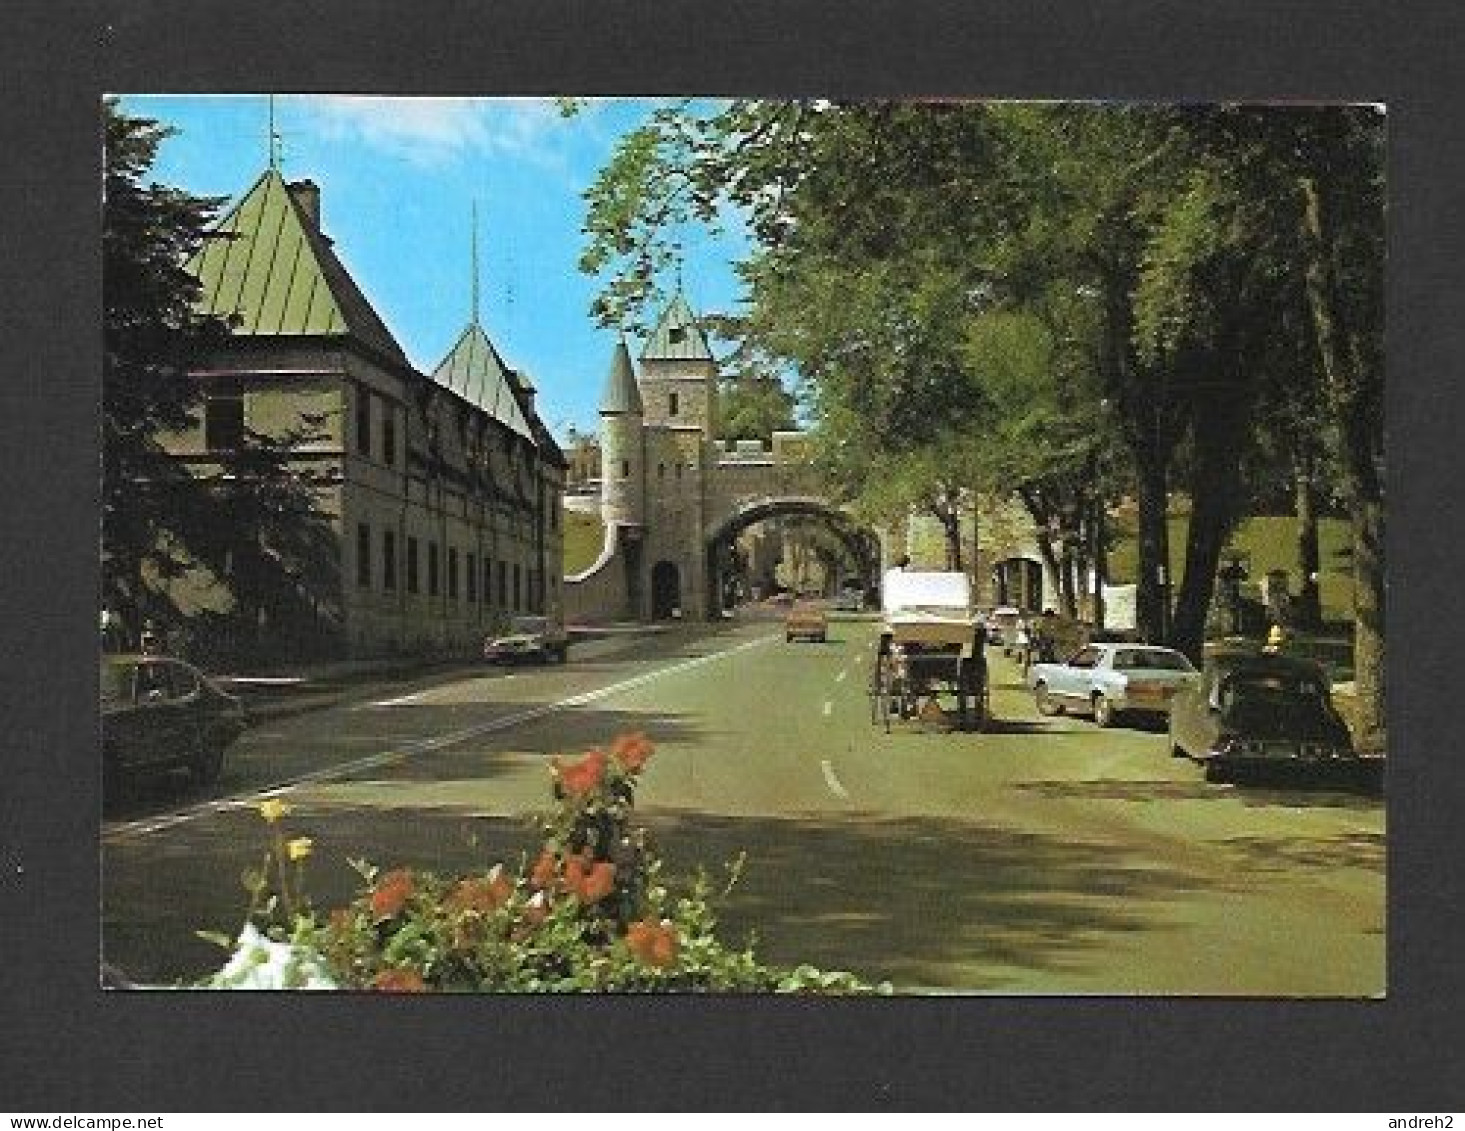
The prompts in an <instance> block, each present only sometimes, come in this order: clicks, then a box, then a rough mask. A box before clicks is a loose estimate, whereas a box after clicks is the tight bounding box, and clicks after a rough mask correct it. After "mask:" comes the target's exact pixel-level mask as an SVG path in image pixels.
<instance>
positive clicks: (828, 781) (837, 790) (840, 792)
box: [819, 758, 849, 797]
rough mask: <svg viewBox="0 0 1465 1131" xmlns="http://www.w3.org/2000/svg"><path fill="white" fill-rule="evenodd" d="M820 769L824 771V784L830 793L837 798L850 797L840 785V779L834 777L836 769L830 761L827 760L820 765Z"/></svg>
mask: <svg viewBox="0 0 1465 1131" xmlns="http://www.w3.org/2000/svg"><path fill="white" fill-rule="evenodd" d="M819 768H820V769H821V770H823V771H824V784H825V785H827V786H828V787H829V792H830V793H832V794H834V796H835V797H848V796H849V791H848V790H847V789H845V788H844V786H843V785H841V784H840V782H839V779H838V778H837V777H835V776H834V767H833V766H832V765H830V762H829V759H828V758H825V759H824V760H823V761H822V762H820V763H819Z"/></svg>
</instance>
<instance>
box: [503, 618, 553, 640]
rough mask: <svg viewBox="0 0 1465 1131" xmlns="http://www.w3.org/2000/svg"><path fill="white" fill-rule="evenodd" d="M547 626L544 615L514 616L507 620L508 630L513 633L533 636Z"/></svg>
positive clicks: (546, 619) (547, 622) (544, 629)
mask: <svg viewBox="0 0 1465 1131" xmlns="http://www.w3.org/2000/svg"><path fill="white" fill-rule="evenodd" d="M548 628H549V620H548V618H546V617H515V618H514V619H513V620H512V621H510V622H509V631H510V632H512V633H514V635H516V636H518V635H524V636H535V635H538V634H539V633H542V632H544V631H546V630H547V629H548Z"/></svg>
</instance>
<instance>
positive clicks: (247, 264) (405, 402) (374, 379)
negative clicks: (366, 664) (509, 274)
mask: <svg viewBox="0 0 1465 1131" xmlns="http://www.w3.org/2000/svg"><path fill="white" fill-rule="evenodd" d="M190 268H191V269H192V270H193V271H194V273H195V274H196V275H197V277H198V278H199V280H200V282H201V284H202V297H201V300H200V307H201V310H202V311H203V312H206V313H209V314H213V315H217V316H220V317H223V318H227V319H230V320H231V322H232V324H233V333H232V336H231V339H230V341H229V343H228V345H227V346H226V347H224V348H222V349H220V350H219V351H218V352H217V353H216V354H214V355H212V356H209V357H207V358H201V359H199V363H198V365H197V366H196V367H195V369H194V370H193V375H194V376H195V377H196V379H197V380H198V381H199V382H200V383H201V384H202V385H203V391H204V399H203V411H202V414H201V419H200V420H199V423H198V425H197V427H196V428H193V429H192V430H190V431H188V432H186V433H182V434H177V435H173V436H170V437H168V438H167V440H166V443H167V446H168V448H169V450H170V451H172V452H173V453H174V454H176V455H177V456H179V457H180V458H182V459H183V460H185V461H186V462H187V463H188V465H189V466H190V467H191V468H193V469H194V470H195V471H196V472H200V473H202V472H207V471H208V470H209V468H210V465H211V464H212V465H213V466H214V467H215V468H217V467H218V466H219V461H220V459H221V458H222V457H224V456H225V455H227V453H230V452H233V451H237V450H238V448H239V446H240V445H241V444H243V443H244V442H245V437H246V435H247V433H249V432H254V433H258V434H261V435H264V436H271V437H275V438H280V437H284V436H288V435H290V434H291V433H292V432H293V431H297V430H299V429H301V427H302V424H303V423H305V422H309V423H310V425H311V428H312V430H313V431H314V435H313V436H312V438H311V439H310V441H309V442H308V443H303V444H300V445H298V446H296V447H293V448H292V449H291V451H290V457H289V458H290V460H291V463H292V466H294V467H298V468H300V469H302V470H303V469H307V468H308V469H309V470H310V471H311V472H312V473H313V474H314V475H316V476H318V477H320V478H321V479H322V481H323V483H324V487H323V489H322V492H321V498H322V504H323V509H324V511H325V514H326V517H327V522H326V534H325V539H326V541H327V545H326V546H325V547H323V553H322V554H321V555H320V558H319V561H318V562H317V564H316V565H315V566H313V567H312V569H311V570H310V574H311V575H310V576H301V577H300V578H299V589H300V591H301V593H302V594H304V595H308V599H305V600H301V601H296V602H290V601H281V602H280V603H278V604H277V605H276V606H275V607H273V608H269V609H262V610H260V611H259V612H258V619H259V622H260V623H259V624H258V626H253V625H246V626H244V630H245V631H252V630H254V629H255V628H256V627H257V629H258V635H259V636H260V637H261V638H263V639H266V640H278V641H279V642H281V644H282V646H286V645H294V644H298V645H299V646H301V647H303V648H309V649H310V650H313V651H321V652H331V653H336V654H347V655H372V654H380V653H387V652H394V651H414V652H428V651H466V650H469V649H472V648H474V647H476V646H477V644H478V643H479V641H481V639H482V636H483V635H484V633H485V631H486V630H487V629H488V628H489V627H490V626H493V625H495V624H497V623H500V622H502V620H503V619H504V618H505V617H506V616H507V615H509V614H512V613H514V612H519V611H541V610H544V609H553V608H557V607H558V606H559V605H560V602H561V573H562V571H561V561H562V554H563V551H562V523H561V498H562V494H563V490H564V482H565V470H566V463H565V459H564V456H563V455H562V453H561V452H560V450H559V448H558V446H557V445H556V444H555V442H554V439H553V438H552V437H551V436H550V434H549V432H548V430H547V429H546V428H545V427H544V424H543V423H542V421H541V420H540V417H539V415H538V413H537V412H536V408H535V394H534V388H533V385H532V384H531V383H530V382H529V380H528V378H527V377H526V376H525V375H524V374H523V373H520V372H516V371H515V370H513V369H511V368H510V367H509V366H507V365H506V364H505V363H504V361H503V359H502V357H501V356H500V355H499V353H498V351H497V350H496V349H495V348H494V346H493V344H492V343H491V342H490V341H489V339H488V337H487V335H486V334H485V333H484V331H483V328H482V327H481V326H480V325H479V324H478V319H477V314H476V311H475V312H474V314H473V316H472V317H471V318H470V321H469V324H468V326H467V327H466V328H465V329H464V330H463V332H462V334H461V335H460V336H459V338H458V340H457V342H456V343H455V344H454V345H453V346H452V348H451V349H450V350H449V351H448V353H447V355H446V356H445V357H444V358H443V360H442V362H441V363H440V364H439V365H438V366H437V368H436V369H435V370H434V371H433V373H432V374H431V375H430V376H429V375H427V374H424V373H422V372H419V371H418V370H417V369H415V368H414V367H413V366H412V365H411V363H410V362H409V361H408V360H407V357H406V355H405V354H404V353H403V351H402V349H401V347H400V346H399V345H398V343H397V341H396V339H395V338H394V337H393V336H392V333H391V331H390V330H389V329H388V328H387V326H386V325H385V324H384V323H383V321H382V320H381V318H380V317H379V316H378V315H377V313H376V311H375V310H374V309H373V308H372V306H371V304H370V302H369V301H368V300H367V299H366V297H365V295H364V294H363V293H362V292H361V290H360V288H359V287H358V286H357V284H356V282H355V280H353V279H352V277H351V275H350V273H349V272H348V271H347V270H346V268H345V266H344V265H343V264H342V263H341V260H340V259H339V258H338V257H337V255H336V253H335V250H334V248H333V246H332V241H331V239H330V238H329V237H328V236H326V235H325V234H324V232H323V231H322V229H321V199H320V190H319V189H318V188H317V187H316V186H315V185H314V184H313V183H312V182H310V181H308V180H306V181H299V182H295V183H291V184H287V183H286V182H285V181H284V180H283V178H282V177H281V175H280V173H279V171H278V170H277V169H275V168H273V167H272V168H270V169H268V170H267V171H266V172H265V173H264V174H263V175H262V176H261V177H260V178H259V180H257V181H256V182H255V184H254V185H253V187H251V188H250V189H249V191H248V192H246V193H245V194H244V196H243V197H242V198H241V199H240V201H239V202H238V203H237V204H236V205H235V206H234V207H233V208H232V209H231V210H230V211H229V212H228V213H227V215H226V216H225V217H224V218H223V220H222V221H221V222H220V224H219V226H218V231H217V233H216V235H215V237H214V238H212V239H210V240H209V241H208V243H207V244H206V246H205V248H204V250H203V251H202V252H201V253H200V254H199V255H198V256H197V257H196V259H195V260H194V261H193V262H192V263H191V264H190ZM475 290H476V288H475ZM475 301H476V296H475ZM241 535H242V532H241ZM219 572H222V573H223V576H218V575H217V573H215V572H211V571H209V570H205V569H203V568H202V567H199V568H195V569H194V570H192V571H191V572H190V573H189V574H188V576H186V577H184V578H182V579H179V580H177V581H175V582H173V583H172V584H171V586H170V588H171V590H172V592H173V595H174V598H175V601H177V602H178V603H179V604H180V605H181V606H182V607H184V608H185V609H190V610H193V611H196V612H200V613H201V612H212V613H213V614H215V619H220V618H222V619H223V620H224V621H227V620H228V617H229V616H230V614H231V613H237V612H238V610H237V609H236V608H235V605H234V600H233V596H232V592H233V587H232V586H231V578H230V576H228V572H229V571H228V569H227V568H226V569H224V570H222V571H219ZM251 616H254V613H253V612H251Z"/></svg>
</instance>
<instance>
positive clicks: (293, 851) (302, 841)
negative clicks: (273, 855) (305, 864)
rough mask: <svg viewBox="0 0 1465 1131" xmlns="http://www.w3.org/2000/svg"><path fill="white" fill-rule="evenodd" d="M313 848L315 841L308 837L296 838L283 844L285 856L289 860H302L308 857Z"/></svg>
mask: <svg viewBox="0 0 1465 1131" xmlns="http://www.w3.org/2000/svg"><path fill="white" fill-rule="evenodd" d="M314 846H315V841H313V840H311V839H310V837H308V836H298V837H296V838H295V839H294V840H287V841H286V842H285V854H286V855H287V856H289V857H290V859H291V860H304V859H305V858H306V857H307V856H309V855H310V850H311V849H312V848H313V847H314Z"/></svg>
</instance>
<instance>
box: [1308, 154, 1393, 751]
mask: <svg viewBox="0 0 1465 1131" xmlns="http://www.w3.org/2000/svg"><path fill="white" fill-rule="evenodd" d="M1301 188H1302V195H1303V202H1304V206H1303V234H1304V244H1305V247H1306V254H1307V257H1308V262H1307V298H1308V305H1309V307H1310V310H1311V313H1312V319H1313V326H1314V329H1315V331H1316V338H1317V344H1318V354H1319V357H1320V358H1321V361H1322V369H1323V376H1324V379H1325V386H1326V389H1327V395H1328V407H1329V410H1330V415H1331V416H1332V418H1333V422H1334V424H1335V425H1336V426H1337V428H1338V431H1339V434H1340V436H1341V443H1340V448H1341V452H1340V454H1341V456H1342V460H1341V463H1342V471H1343V475H1342V479H1343V487H1344V490H1345V491H1346V493H1347V496H1348V502H1349V505H1350V508H1351V510H1352V513H1353V578H1354V586H1353V591H1354V597H1353V603H1354V627H1353V668H1354V683H1355V688H1356V691H1357V696H1358V702H1357V710H1356V714H1355V723H1356V726H1357V730H1358V741H1359V744H1360V745H1361V746H1363V747H1364V748H1366V749H1382V748H1383V746H1384V743H1385V739H1386V735H1387V725H1386V717H1385V711H1384V658H1385V642H1384V543H1383V535H1384V499H1383V482H1382V477H1381V475H1380V472H1379V468H1380V465H1381V462H1382V450H1381V449H1382V444H1383V435H1382V433H1383V429H1382V426H1381V424H1382V422H1381V420H1380V419H1379V418H1378V412H1379V409H1378V405H1377V403H1376V399H1377V397H1378V392H1379V388H1378V387H1379V386H1381V385H1382V381H1381V380H1380V379H1379V377H1378V374H1376V373H1375V372H1373V371H1372V370H1371V368H1370V367H1369V366H1368V365H1367V364H1366V363H1365V362H1364V360H1363V359H1362V358H1361V357H1360V350H1359V347H1358V343H1357V342H1354V341H1350V335H1349V328H1348V327H1347V325H1346V324H1345V321H1344V315H1343V310H1344V305H1343V302H1342V299H1341V297H1340V296H1339V294H1338V283H1337V277H1336V270H1335V264H1334V263H1333V260H1332V254H1333V245H1332V239H1333V233H1332V231H1331V230H1330V217H1329V216H1328V214H1327V210H1326V207H1325V204H1324V201H1323V199H1322V195H1321V193H1320V191H1319V188H1318V185H1317V183H1316V182H1315V181H1314V180H1313V179H1312V178H1310V177H1304V178H1302V181H1301Z"/></svg>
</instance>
